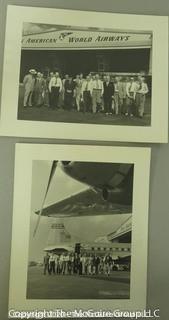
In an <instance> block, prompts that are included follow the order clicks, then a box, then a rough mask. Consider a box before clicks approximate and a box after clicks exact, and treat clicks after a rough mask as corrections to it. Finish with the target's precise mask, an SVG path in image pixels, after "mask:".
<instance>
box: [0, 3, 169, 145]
mask: <svg viewBox="0 0 169 320" xmlns="http://www.w3.org/2000/svg"><path fill="white" fill-rule="evenodd" d="M13 20H14V21H13ZM143 21H144V23H143ZM13 23H14V24H15V28H12V25H13ZM167 65H168V19H167V17H161V16H148V15H147V16H143V15H137V16H136V15H134V14H133V15H132V14H130V15H128V14H126V15H125V14H117V13H105V12H89V11H73V10H61V9H44V8H33V9H32V8H31V7H19V6H8V12H7V25H6V38H5V51H4V67H3V88H2V104H1V120H0V133H1V134H2V135H6V136H8V135H11V136H24V137H39V138H53V139H54V138H58V139H63V138H64V139H76V140H89V141H90V140H97V141H127V142H163V143H166V142H167V140H168V129H167V128H168V120H167V114H168V74H167ZM9 74H10V77H9ZM159 84H160V90H159ZM9 85H10V88H11V89H10V94H9V89H8V88H9ZM159 105H160V106H162V109H161V107H159ZM63 133H64V134H63Z"/></svg>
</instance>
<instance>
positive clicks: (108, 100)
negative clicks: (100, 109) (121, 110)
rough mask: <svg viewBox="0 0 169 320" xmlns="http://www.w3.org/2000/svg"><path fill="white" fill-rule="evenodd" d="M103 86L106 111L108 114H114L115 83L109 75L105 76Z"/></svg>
mask: <svg viewBox="0 0 169 320" xmlns="http://www.w3.org/2000/svg"><path fill="white" fill-rule="evenodd" d="M103 86H104V92H103V100H104V111H105V113H106V114H112V98H113V97H114V84H113V82H111V81H110V76H109V75H107V76H106V77H105V81H104V82H103Z"/></svg>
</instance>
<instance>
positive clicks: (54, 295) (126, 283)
mask: <svg viewBox="0 0 169 320" xmlns="http://www.w3.org/2000/svg"><path fill="white" fill-rule="evenodd" d="M129 298H130V272H127V271H113V272H112V274H111V275H110V276H107V275H98V276H97V275H93V276H79V275H58V274H55V275H48V274H46V275H44V274H43V267H39V266H35V267H29V269H28V283H27V299H129Z"/></svg>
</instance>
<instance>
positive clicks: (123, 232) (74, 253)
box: [27, 161, 134, 299]
mask: <svg viewBox="0 0 169 320" xmlns="http://www.w3.org/2000/svg"><path fill="white" fill-rule="evenodd" d="M133 175H134V165H133V164H126V163H125V164H120V163H99V162H72V161H62V162H58V161H53V163H52V164H51V163H50V162H48V161H35V162H34V163H33V173H32V215H31V228H30V239H29V263H28V277H27V298H28V299H129V298H130V265H131V256H132V254H131V238H132V237H131V234H132V215H131V212H132V194H133V192H132V191H133ZM47 176H49V178H48V179H47V180H46V177H47ZM45 183H46V190H47V191H46V192H45V199H44V200H43V202H42V204H41V193H42V191H43V192H44V190H43V187H44V186H45ZM44 202H45V205H44V207H43V204H44ZM53 202H54V203H53ZM48 203H49V205H47V206H46V204H48Z"/></svg>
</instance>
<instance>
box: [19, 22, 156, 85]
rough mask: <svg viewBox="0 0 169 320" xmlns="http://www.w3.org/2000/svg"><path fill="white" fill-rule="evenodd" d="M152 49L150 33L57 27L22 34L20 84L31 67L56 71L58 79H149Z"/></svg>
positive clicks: (45, 72) (45, 70)
mask: <svg viewBox="0 0 169 320" xmlns="http://www.w3.org/2000/svg"><path fill="white" fill-rule="evenodd" d="M39 26H40V25H39ZM49 27H50V26H49ZM39 29H40V28H39ZM151 48H152V34H151V33H150V32H149V33H148V32H147V33H146V32H142V33H140V32H134V33H133V32H131V31H128V32H127V31H125V30H124V31H121V30H120V31H119V30H118V31H117V30H100V29H98V28H88V29H87V28H86V29H82V28H73V27H61V26H56V28H54V30H52V31H51V29H50V28H49V31H48V30H47V29H46V31H42V32H38V33H31V34H28V33H27V34H23V36H22V52H21V74H20V81H22V80H23V77H24V75H25V74H26V73H27V72H28V70H29V69H31V68H35V69H36V70H39V71H41V72H43V73H44V74H49V72H50V71H59V72H60V74H61V76H64V75H65V74H71V75H72V76H75V75H76V74H79V73H83V74H84V75H86V74H88V73H89V72H91V73H92V72H99V73H111V74H112V73H113V75H118V74H120V75H137V74H139V73H140V72H142V73H143V74H145V75H149V76H150V75H151V69H152V67H151V61H152V58H151V55H152V49H151Z"/></svg>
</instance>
